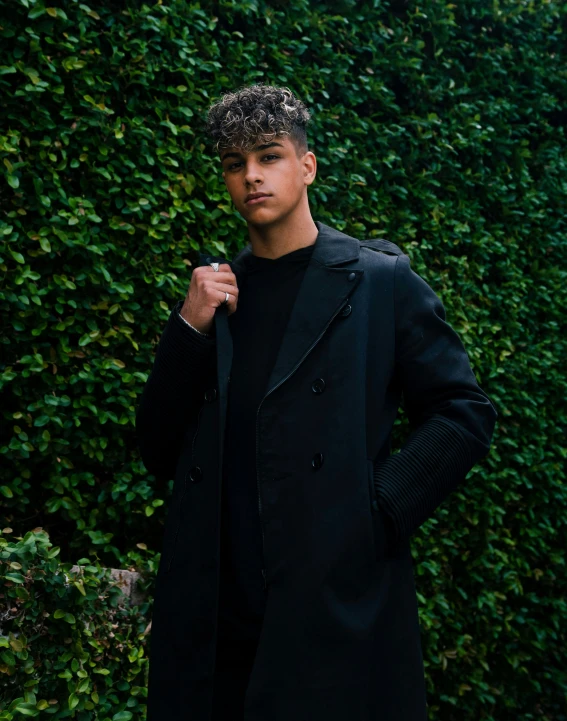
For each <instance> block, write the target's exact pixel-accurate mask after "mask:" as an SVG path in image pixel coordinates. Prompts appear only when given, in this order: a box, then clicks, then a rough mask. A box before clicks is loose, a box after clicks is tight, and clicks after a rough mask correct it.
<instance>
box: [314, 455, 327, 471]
mask: <svg viewBox="0 0 567 721" xmlns="http://www.w3.org/2000/svg"><path fill="white" fill-rule="evenodd" d="M323 459H324V456H323V454H322V453H316V454H315V455H314V456H313V458H312V459H311V465H312V466H313V468H314V469H315V470H316V471H318V470H319V468H321V466H322V465H323Z"/></svg>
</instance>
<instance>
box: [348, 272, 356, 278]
mask: <svg viewBox="0 0 567 721" xmlns="http://www.w3.org/2000/svg"><path fill="white" fill-rule="evenodd" d="M355 278H356V273H349V274H348V280H354V279H355Z"/></svg>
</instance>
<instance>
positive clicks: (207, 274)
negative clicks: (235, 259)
mask: <svg viewBox="0 0 567 721" xmlns="http://www.w3.org/2000/svg"><path fill="white" fill-rule="evenodd" d="M225 293H228V294H229V295H228V302H227V306H228V315H232V314H233V313H234V311H235V310H236V306H237V304H238V285H237V284H236V276H235V275H234V273H233V272H232V270H231V268H230V265H229V264H228V263H221V264H220V265H219V269H218V272H216V271H214V270H213V269H212V268H211V266H210V265H200V266H197V267H196V268H194V269H193V272H192V274H191V282H190V284H189V290H188V291H187V295H186V297H185V302H184V303H183V306H182V308H181V311H180V313H181V316H182V317H183V318H185V320H186V321H187V322H188V323H190V324H191V325H192V326H193V327H194V328H196V329H197V330H199V331H201V333H209V332H210V330H211V328H212V326H213V318H214V315H215V312H216V309H217V308H218V307H219V305H221V303H222V302H223V301H224V299H225V297H226V296H225Z"/></svg>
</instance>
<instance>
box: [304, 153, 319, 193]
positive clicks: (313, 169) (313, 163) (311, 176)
mask: <svg viewBox="0 0 567 721" xmlns="http://www.w3.org/2000/svg"><path fill="white" fill-rule="evenodd" d="M316 175H317V158H316V157H315V154H314V153H312V152H311V150H308V151H307V152H306V153H305V155H304V156H303V177H304V178H305V183H306V184H307V185H311V183H312V182H313V181H314V180H315V176H316Z"/></svg>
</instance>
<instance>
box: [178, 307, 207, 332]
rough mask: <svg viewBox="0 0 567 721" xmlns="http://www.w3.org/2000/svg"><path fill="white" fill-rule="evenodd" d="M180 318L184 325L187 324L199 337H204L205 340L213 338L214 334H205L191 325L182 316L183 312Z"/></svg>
mask: <svg viewBox="0 0 567 721" xmlns="http://www.w3.org/2000/svg"><path fill="white" fill-rule="evenodd" d="M178 312H179V311H178ZM179 317H180V318H181V320H182V321H183V322H184V323H187V325H188V326H189V328H193V330H194V331H196V332H197V333H198V334H199V335H202V336H203V337H204V338H212V337H213V335H212V333H203V331H201V330H199V329H198V328H195V326H194V325H191V323H189V321H188V320H187V319H186V318H184V317H183V316H182V315H181V312H179Z"/></svg>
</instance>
